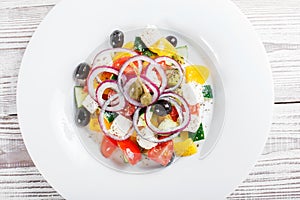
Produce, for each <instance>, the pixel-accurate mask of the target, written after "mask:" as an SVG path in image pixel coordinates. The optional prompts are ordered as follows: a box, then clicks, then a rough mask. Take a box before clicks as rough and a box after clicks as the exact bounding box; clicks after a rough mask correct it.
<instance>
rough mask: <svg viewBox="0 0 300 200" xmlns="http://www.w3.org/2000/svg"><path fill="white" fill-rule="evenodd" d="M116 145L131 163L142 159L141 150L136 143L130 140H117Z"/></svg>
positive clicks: (133, 163)
mask: <svg viewBox="0 0 300 200" xmlns="http://www.w3.org/2000/svg"><path fill="white" fill-rule="evenodd" d="M118 146H119V147H120V149H122V151H123V153H124V156H125V157H126V159H127V160H128V162H129V163H130V164H131V165H135V164H137V163H138V162H139V161H140V160H141V159H142V154H141V151H140V149H139V147H138V145H137V144H136V143H134V142H133V141H132V140H130V139H127V140H122V141H118Z"/></svg>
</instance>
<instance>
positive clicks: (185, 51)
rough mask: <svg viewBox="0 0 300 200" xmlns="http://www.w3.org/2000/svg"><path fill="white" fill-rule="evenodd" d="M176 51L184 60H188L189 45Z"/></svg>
mask: <svg viewBox="0 0 300 200" xmlns="http://www.w3.org/2000/svg"><path fill="white" fill-rule="evenodd" d="M176 50H177V54H178V55H180V56H182V57H183V58H184V59H188V46H187V45H184V46H180V47H176Z"/></svg>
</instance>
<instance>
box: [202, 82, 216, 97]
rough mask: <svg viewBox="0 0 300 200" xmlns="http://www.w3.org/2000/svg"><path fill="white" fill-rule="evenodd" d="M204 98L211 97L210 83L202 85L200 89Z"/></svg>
mask: <svg viewBox="0 0 300 200" xmlns="http://www.w3.org/2000/svg"><path fill="white" fill-rule="evenodd" d="M202 93H203V96H204V98H208V99H212V98H213V92H212V89H211V86H210V85H204V86H203V90H202Z"/></svg>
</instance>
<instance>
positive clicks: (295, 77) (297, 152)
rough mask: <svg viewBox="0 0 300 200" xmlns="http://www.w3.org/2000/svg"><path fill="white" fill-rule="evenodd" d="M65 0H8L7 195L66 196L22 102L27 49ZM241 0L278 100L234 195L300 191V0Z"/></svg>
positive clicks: (1, 187) (1, 73)
mask: <svg viewBox="0 0 300 200" xmlns="http://www.w3.org/2000/svg"><path fill="white" fill-rule="evenodd" d="M58 1H59V0H0V199H22V200H23V199H24V200H28V199H63V198H62V197H61V196H60V195H59V194H58V193H57V192H56V191H55V190H53V189H52V188H51V186H49V184H48V183H47V181H46V180H45V179H44V178H43V177H42V176H41V174H40V173H39V172H38V170H37V169H36V168H35V166H34V164H33V162H32V161H31V159H30V157H29V155H28V153H27V151H26V148H25V145H24V143H23V140H22V136H21V133H20V129H19V124H18V119H17V110H16V86H17V80H18V71H19V68H20V62H21V60H22V56H23V53H24V51H25V48H26V46H27V44H28V41H29V40H30V38H31V36H32V34H33V33H34V31H35V30H36V28H37V27H38V25H39V23H40V22H41V20H42V19H43V18H44V17H45V15H46V14H47V13H48V12H49V11H50V10H51V8H52V7H53V6H54V5H55V4H56V3H57V2H58ZM234 2H235V3H236V4H237V6H238V7H240V9H241V10H242V12H243V13H245V14H246V16H247V17H248V18H249V20H250V21H251V23H252V24H253V25H254V27H255V29H256V30H257V32H258V33H259V35H260V37H261V39H262V41H263V43H264V45H265V48H266V51H267V53H268V56H269V60H270V63H271V67H272V72H273V79H274V88H275V102H274V116H273V121H272V128H271V131H270V133H269V139H268V141H267V143H266V145H265V148H264V151H263V152H262V154H261V156H260V158H259V160H258V161H257V162H256V164H255V167H254V168H253V169H252V171H250V172H249V175H248V177H247V178H246V179H245V180H244V182H243V183H241V184H240V185H239V186H237V187H236V189H235V190H234V191H232V194H231V195H230V196H229V197H228V199H300V0H285V1H283V0H234ZM57 165H58V167H59V163H57Z"/></svg>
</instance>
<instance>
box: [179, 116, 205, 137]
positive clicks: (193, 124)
mask: <svg viewBox="0 0 300 200" xmlns="http://www.w3.org/2000/svg"><path fill="white" fill-rule="evenodd" d="M201 121H202V120H201V116H200V115H191V121H190V123H189V125H188V126H187V127H186V128H185V129H184V130H183V131H189V132H193V133H195V132H196V131H197V130H198V128H199V126H200V124H201Z"/></svg>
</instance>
